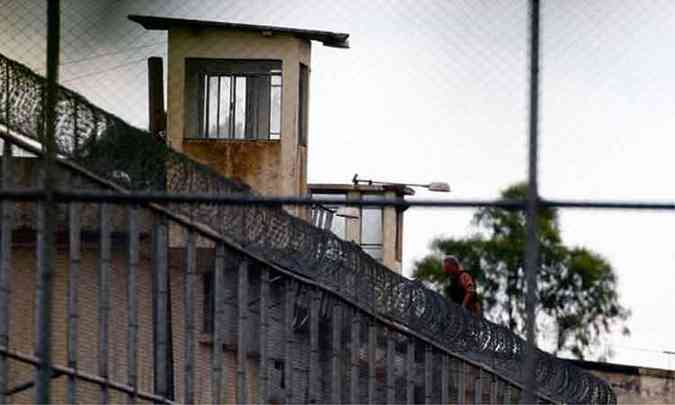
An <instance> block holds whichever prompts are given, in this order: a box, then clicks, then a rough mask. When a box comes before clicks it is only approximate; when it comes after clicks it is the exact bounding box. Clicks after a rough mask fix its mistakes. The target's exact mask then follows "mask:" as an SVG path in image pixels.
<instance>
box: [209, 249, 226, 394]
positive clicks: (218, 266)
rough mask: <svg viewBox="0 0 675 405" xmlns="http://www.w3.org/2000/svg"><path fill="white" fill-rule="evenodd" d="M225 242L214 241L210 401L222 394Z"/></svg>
mask: <svg viewBox="0 0 675 405" xmlns="http://www.w3.org/2000/svg"><path fill="white" fill-rule="evenodd" d="M224 273H225V244H224V242H221V241H218V242H216V262H215V269H214V275H213V280H214V285H213V294H214V301H215V316H214V319H213V322H214V326H213V353H212V358H211V360H212V365H211V402H212V403H215V404H220V403H222V394H223V335H224V327H225V295H224V293H225V274H224Z"/></svg>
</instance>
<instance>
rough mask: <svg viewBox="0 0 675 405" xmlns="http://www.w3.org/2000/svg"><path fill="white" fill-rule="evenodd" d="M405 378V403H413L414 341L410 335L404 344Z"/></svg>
mask: <svg viewBox="0 0 675 405" xmlns="http://www.w3.org/2000/svg"><path fill="white" fill-rule="evenodd" d="M405 369H406V373H405V379H406V391H405V392H406V394H405V398H406V403H408V404H414V403H415V342H414V340H413V338H412V337H408V342H407V344H406V359H405Z"/></svg>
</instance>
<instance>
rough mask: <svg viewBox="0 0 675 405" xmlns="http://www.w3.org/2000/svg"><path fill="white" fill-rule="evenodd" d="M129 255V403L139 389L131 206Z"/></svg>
mask: <svg viewBox="0 0 675 405" xmlns="http://www.w3.org/2000/svg"><path fill="white" fill-rule="evenodd" d="M127 213H128V217H129V218H128V221H129V246H128V248H129V257H128V262H127V313H128V314H127V323H128V331H127V347H128V348H127V384H129V386H130V387H132V388H133V392H132V393H130V394H129V398H128V400H129V403H132V404H133V403H135V402H136V397H137V395H136V393H137V391H138V296H137V289H138V288H137V285H138V259H139V248H138V240H139V234H138V207H137V206H135V205H131V206H129V208H128V210H127Z"/></svg>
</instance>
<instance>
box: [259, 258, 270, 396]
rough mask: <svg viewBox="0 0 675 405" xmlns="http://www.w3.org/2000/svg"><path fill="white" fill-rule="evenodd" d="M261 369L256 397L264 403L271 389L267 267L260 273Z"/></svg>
mask: <svg viewBox="0 0 675 405" xmlns="http://www.w3.org/2000/svg"><path fill="white" fill-rule="evenodd" d="M260 278H261V281H260V371H259V374H258V380H259V382H260V385H259V391H260V395H259V397H258V398H257V399H256V402H258V403H264V402H267V400H268V396H269V393H268V390H269V385H268V384H269V370H268V365H267V363H268V358H267V357H268V352H267V333H268V330H269V305H270V298H269V297H270V273H269V270H267V269H266V268H264V269H262V271H261V274H260Z"/></svg>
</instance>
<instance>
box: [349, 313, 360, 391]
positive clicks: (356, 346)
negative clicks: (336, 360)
mask: <svg viewBox="0 0 675 405" xmlns="http://www.w3.org/2000/svg"><path fill="white" fill-rule="evenodd" d="M351 332H352V339H351V340H352V341H351V355H352V356H351V357H352V359H351V360H352V367H351V378H350V382H351V389H350V393H351V402H352V404H358V403H360V401H359V350H360V346H361V342H360V340H361V319H360V316H359V313H358V312H357V310H356V309H354V311H353V312H352V330H351Z"/></svg>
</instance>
